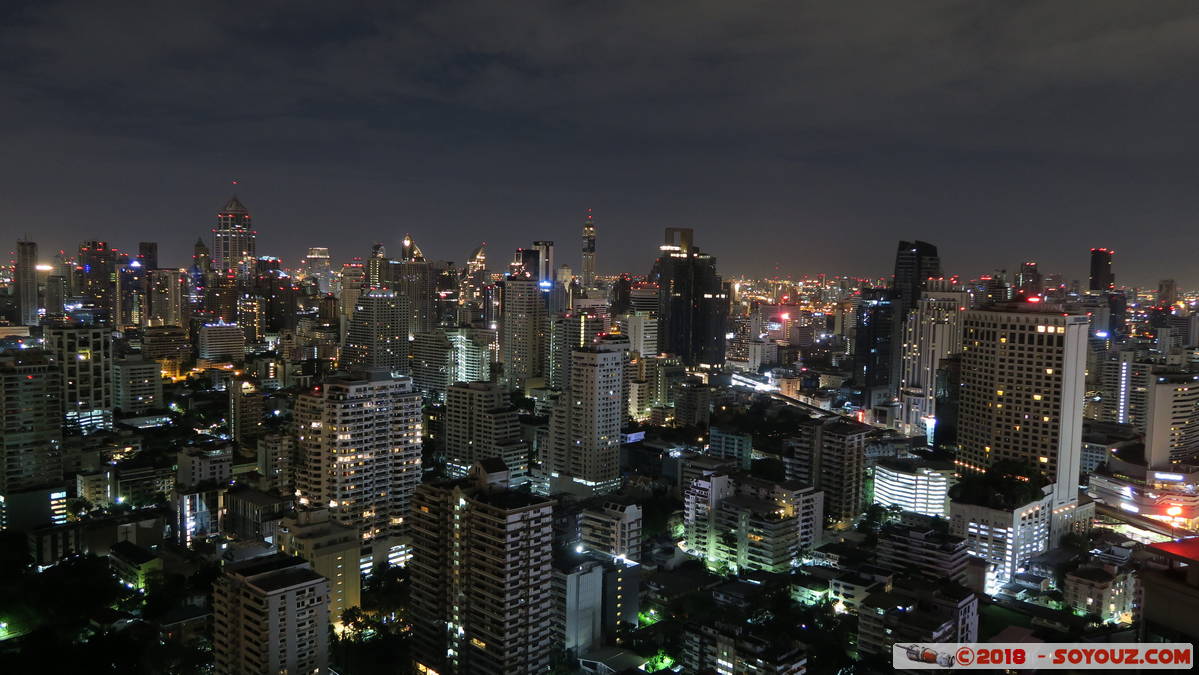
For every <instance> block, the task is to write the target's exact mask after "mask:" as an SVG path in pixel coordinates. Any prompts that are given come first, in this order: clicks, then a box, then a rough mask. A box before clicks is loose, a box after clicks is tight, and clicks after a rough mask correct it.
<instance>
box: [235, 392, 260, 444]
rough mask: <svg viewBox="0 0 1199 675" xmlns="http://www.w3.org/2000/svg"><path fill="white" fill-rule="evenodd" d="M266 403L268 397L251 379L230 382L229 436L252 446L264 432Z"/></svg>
mask: <svg viewBox="0 0 1199 675" xmlns="http://www.w3.org/2000/svg"><path fill="white" fill-rule="evenodd" d="M265 404H266V397H265V396H264V395H263V393H262V391H261V390H260V389H259V388H258V385H256V384H255V383H253V382H251V381H250V380H233V381H231V382H230V383H229V437H230V438H231V439H232V440H233V442H234V443H238V444H239V445H242V446H243V447H244V446H250V445H253V443H254V441H255V440H257V439H258V437H259V436H261V435H262V434H263V432H264V431H265V430H264V429H263V427H262V418H263V415H264V414H265V411H266V405H265Z"/></svg>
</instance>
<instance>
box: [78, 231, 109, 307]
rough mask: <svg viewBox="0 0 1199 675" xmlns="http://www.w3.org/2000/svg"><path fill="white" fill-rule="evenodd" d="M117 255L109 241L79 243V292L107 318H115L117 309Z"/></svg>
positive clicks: (85, 300)
mask: <svg viewBox="0 0 1199 675" xmlns="http://www.w3.org/2000/svg"><path fill="white" fill-rule="evenodd" d="M116 256H117V252H116V251H114V250H112V249H111V248H109V247H108V242H103V241H85V242H83V243H82V244H80V245H79V268H80V274H79V281H80V287H79V294H80V295H81V296H82V297H83V300H84V302H86V303H89V304H90V305H92V307H94V308H95V309H96V310H98V311H99V313H100V316H102V317H104V318H105V319H106V320H112V319H113V316H112V312H113V311H115V309H116V293H115V290H116V284H115V283H114V282H115V280H116V279H115V276H114V275H115V274H116Z"/></svg>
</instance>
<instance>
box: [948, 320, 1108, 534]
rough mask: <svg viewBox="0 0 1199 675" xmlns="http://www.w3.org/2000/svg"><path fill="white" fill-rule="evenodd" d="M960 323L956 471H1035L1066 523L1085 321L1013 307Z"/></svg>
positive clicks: (1074, 494) (1073, 494)
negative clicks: (1004, 464) (1005, 464)
mask: <svg viewBox="0 0 1199 675" xmlns="http://www.w3.org/2000/svg"><path fill="white" fill-rule="evenodd" d="M962 325H963V334H962V349H963V353H962V365H961V368H962V371H961V378H962V387H961V400H960V404H959V405H960V408H959V412H958V445H959V450H958V459H957V462H958V464H959V466H961V467H962V468H964V469H966V470H972V471H981V470H983V469H985V468H986V467H989V466H990V465H991V464H993V463H994V462H997V461H1001V460H1009V461H1015V462H1018V463H1021V464H1026V465H1028V466H1031V467H1035V469H1037V470H1039V471H1041V472H1042V473H1044V474H1045V475H1046V476H1047V477H1048V479H1049V480H1050V481H1051V482H1052V483H1054V485H1055V489H1054V496H1053V509H1054V513H1055V519H1059V515H1058V514H1061V515H1060V518H1069V517H1070V515H1071V514H1070V513H1069V511H1071V510H1072V509H1073V508H1074V507H1073V506H1072V505H1073V504H1075V503H1076V501H1077V498H1078V480H1079V479H1078V475H1079V467H1080V462H1081V459H1080V455H1079V453H1080V452H1081V447H1082V407H1083V397H1084V393H1085V387H1084V382H1083V379H1084V378H1083V376H1084V372H1085V369H1086V340H1087V327H1088V326H1089V321H1088V317H1087V316H1086V315H1085V314H1075V313H1071V312H1069V311H1067V310H1065V309H1064V308H1063V306H1062V305H1056V304H1051V303H1046V302H1031V301H1029V302H1012V303H1003V304H999V305H994V306H990V307H985V308H982V309H975V310H970V311H968V312H966V315H965V317H963V320H962ZM1063 509H1065V511H1063Z"/></svg>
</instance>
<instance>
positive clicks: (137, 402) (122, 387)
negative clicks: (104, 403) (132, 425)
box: [112, 355, 162, 414]
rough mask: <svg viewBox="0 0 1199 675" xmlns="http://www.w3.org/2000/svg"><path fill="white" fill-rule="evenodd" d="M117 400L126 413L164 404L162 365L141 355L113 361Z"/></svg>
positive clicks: (115, 402) (116, 403)
mask: <svg viewBox="0 0 1199 675" xmlns="http://www.w3.org/2000/svg"><path fill="white" fill-rule="evenodd" d="M112 380H113V394H114V395H113V399H114V400H113V403H114V405H115V406H116V407H117V408H119V409H120V411H121V412H122V413H125V414H129V413H141V412H145V411H146V410H149V409H150V408H157V407H160V406H162V369H161V368H160V367H159V365H158V363H157V362H155V361H151V360H150V359H145V358H142V357H141V356H140V355H134V356H127V357H125V358H123V359H118V360H116V361H114V362H113V364H112Z"/></svg>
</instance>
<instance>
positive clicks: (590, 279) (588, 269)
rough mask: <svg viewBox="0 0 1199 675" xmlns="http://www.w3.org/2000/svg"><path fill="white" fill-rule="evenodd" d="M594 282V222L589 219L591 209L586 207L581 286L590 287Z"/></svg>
mask: <svg viewBox="0 0 1199 675" xmlns="http://www.w3.org/2000/svg"><path fill="white" fill-rule="evenodd" d="M594 284H595V222H594V221H593V220H592V219H591V209H587V219H586V220H584V221H583V288H591V287H592V285H594Z"/></svg>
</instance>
